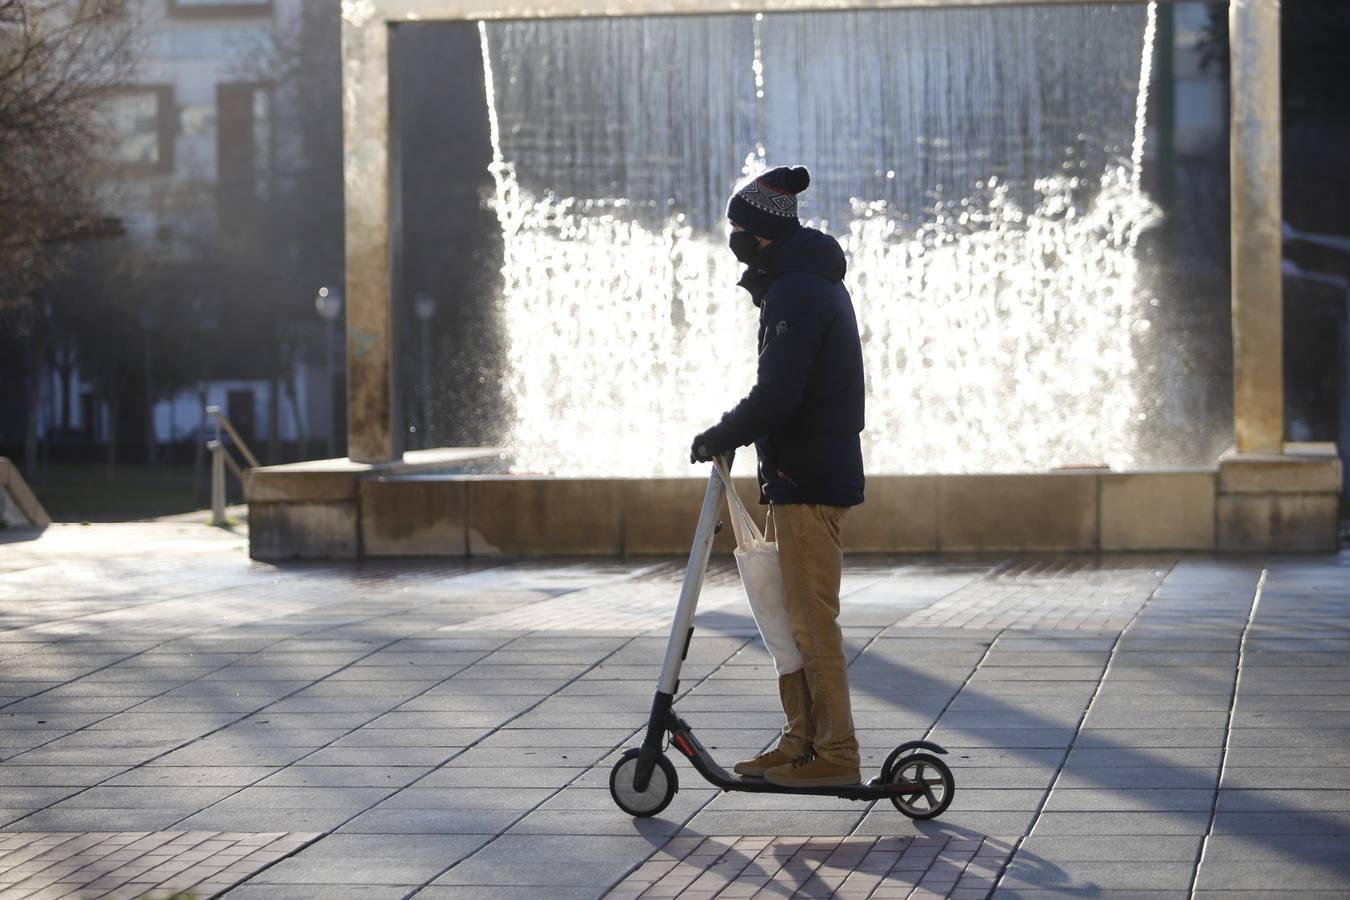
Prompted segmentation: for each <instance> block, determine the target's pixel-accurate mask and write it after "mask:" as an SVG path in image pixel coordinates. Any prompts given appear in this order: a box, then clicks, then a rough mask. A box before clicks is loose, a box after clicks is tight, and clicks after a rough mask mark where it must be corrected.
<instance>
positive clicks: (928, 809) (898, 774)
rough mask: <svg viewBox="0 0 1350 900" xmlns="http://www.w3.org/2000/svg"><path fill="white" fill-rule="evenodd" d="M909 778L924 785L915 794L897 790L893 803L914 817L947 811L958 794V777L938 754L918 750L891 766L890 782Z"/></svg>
mask: <svg viewBox="0 0 1350 900" xmlns="http://www.w3.org/2000/svg"><path fill="white" fill-rule="evenodd" d="M898 781H907V782H909V783H911V784H914V785H920V786H922V788H923V790H921V791H916V792H915V793H912V794H895V795H893V796H892V797H891V803H893V804H894V805H895V808H896V809H898V810H900V812H902V813H904V814H905V815H907V816H909V817H910V818H911V819H932V818H935V817H937V816H940V815H942V814H943V813H944V812H946V811H947V807H949V806H951V805H952V797H954V796H956V779H955V778H953V777H952V770H951V769H949V768H947V764H946V763H944V762H943V761H942V760H940V759H938V758H937V757H936V756H932V755H930V754H927V753H915V754H913V755H911V756H905V757H902V758H901V759H900V760H899V761H898V762H896V763H895V765H894V766H893V767H892V769H891V772H890V779H889V781H888V782H887V783H888V784H895V783H896V782H898Z"/></svg>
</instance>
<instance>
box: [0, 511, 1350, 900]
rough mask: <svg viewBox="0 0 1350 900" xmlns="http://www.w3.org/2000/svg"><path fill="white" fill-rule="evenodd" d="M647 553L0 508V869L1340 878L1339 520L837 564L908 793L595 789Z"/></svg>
mask: <svg viewBox="0 0 1350 900" xmlns="http://www.w3.org/2000/svg"><path fill="white" fill-rule="evenodd" d="M680 571H681V565H680V563H679V562H678V561H670V560H666V561H661V562H650V561H648V562H633V561H616V560H588V561H582V560H549V561H510V560H501V561H488V562H469V563H466V562H464V561H460V560H438V561H400V562H379V563H365V564H361V565H353V564H347V563H329V564H313V563H308V564H297V565H288V566H266V565H251V564H249V563H247V561H246V560H245V556H244V549H243V543H242V541H241V540H240V539H239V538H238V537H236V536H230V535H222V534H221V533H219V532H216V531H214V530H210V529H203V528H202V527H201V526H167V525H154V526H147V525H126V526H93V527H89V528H77V527H66V526H54V527H52V528H49V529H47V530H46V531H45V532H43V533H41V534H40V535H32V536H23V535H16V534H13V533H10V534H3V533H0V854H2V855H0V900H5V898H8V897H15V898H16V900H18V898H20V897H22V898H39V900H40V898H44V897H48V896H63V895H69V896H78V897H82V898H84V897H89V898H92V897H94V896H100V895H102V896H108V897H118V896H125V897H136V898H140V897H143V896H145V897H152V898H154V900H164V898H165V897H166V896H169V892H171V891H178V890H181V889H182V888H184V887H188V885H187V883H186V882H185V881H184V879H186V878H195V879H196V888H195V896H196V897H197V898H198V900H205V898H206V897H208V896H212V895H213V894H223V895H226V896H228V898H229V900H310V898H313V900H355V898H361V900H405V898H411V897H416V898H417V900H596V898H600V897H603V896H606V895H608V896H612V897H614V898H617V900H625V898H635V897H651V898H657V897H674V896H678V897H682V898H688V900H701V898H707V897H714V896H716V897H728V898H741V897H755V896H763V897H771V898H777V897H787V896H804V897H815V896H837V897H841V898H854V897H857V898H864V897H874V898H877V900H900V898H905V900H935V898H939V897H949V898H955V900H975V898H976V897H990V896H992V897H994V898H996V900H998V898H1005V897H1006V898H1010V900H1011V898H1018V900H1049V898H1052V897H1065V896H1074V897H1083V896H1091V897H1099V898H1101V900H1123V898H1125V897H1127V896H1128V897H1131V898H1134V897H1140V898H1144V897H1146V898H1147V900H1245V898H1250V900H1263V898H1264V897H1266V896H1272V895H1275V894H1279V893H1281V892H1283V895H1285V896H1289V895H1291V892H1292V893H1293V894H1296V895H1297V896H1298V897H1300V900H1302V898H1305V897H1306V898H1312V900H1332V898H1344V897H1346V896H1350V862H1346V860H1350V749H1347V748H1348V747H1350V677H1347V676H1346V674H1345V673H1346V672H1347V670H1348V666H1347V664H1350V635H1347V634H1346V632H1345V629H1344V623H1345V621H1346V620H1347V618H1350V554H1341V555H1340V556H1324V557H1299V558H1290V559H1280V558H1274V559H1258V558H1230V559H1224V558H1207V557H1201V556H1194V557H1181V558H1177V557H1175V556H1166V557H1156V556H1154V557H1150V556H1143V555H1124V556H1103V557H1058V558H1056V557H1040V558H1038V557H1021V558H1011V559H1007V558H986V559H982V560H957V559H947V560H922V559H900V560H893V559H878V560H869V559H867V558H865V557H861V558H856V559H852V560H850V561H849V563H848V565H847V567H846V570H845V573H844V586H843V591H842V594H843V608H844V611H843V615H842V618H841V624H842V625H843V628H844V633H845V640H846V642H847V645H848V647H849V652H850V654H851V660H852V662H851V666H850V681H851V683H852V686H853V698H854V718H855V721H856V723H857V726H858V730H859V731H858V733H859V739H860V743H861V744H862V753H863V767H864V770H865V771H866V772H868V773H869V774H870V772H872V771H875V769H876V767H877V766H878V765H879V763H880V762H881V759H882V758H883V757H884V755H885V754H886V753H887V752H888V751H889V749H890V748H891V747H893V746H894V745H895V744H896V743H898V742H900V741H902V740H909V739H913V738H917V737H920V736H925V735H926V736H928V737H930V738H931V739H932V740H935V741H937V742H938V743H940V744H943V745H944V746H946V747H947V748H948V749H949V750H950V751H951V755H950V756H949V757H948V761H949V763H950V764H951V765H952V768H953V770H954V771H955V773H956V779H957V793H956V802H955V803H954V804H953V806H952V808H951V809H950V810H948V811H947V812H946V813H945V814H944V815H943V816H942V817H941V818H940V819H937V820H934V821H931V822H912V821H910V820H908V819H906V818H904V817H903V816H901V814H900V813H899V812H897V811H896V810H894V809H893V808H891V806H890V805H889V804H884V803H883V804H871V805H867V804H862V805H860V804H854V803H848V802H845V801H839V800H835V799H833V798H828V797H793V796H784V795H770V794H722V793H719V792H718V791H716V790H715V789H713V788H711V787H710V786H709V785H707V784H705V783H704V782H703V781H702V780H701V779H700V778H698V777H697V775H696V774H695V773H694V772H692V770H691V769H690V768H689V766H688V765H687V763H685V761H684V760H682V759H679V758H677V759H676V760H675V763H676V767H677V769H678V771H679V773H680V780H681V787H680V792H679V793H678V794H677V795H676V797H675V798H674V801H673V802H672V804H671V806H670V807H669V808H668V809H667V810H666V811H665V812H663V813H662V814H661V815H660V816H658V817H655V818H653V819H648V820H632V819H630V818H628V817H626V816H624V815H622V814H620V813H619V812H618V811H617V810H616V809H615V808H614V806H613V803H612V801H611V800H610V797H609V792H608V790H607V781H608V775H609V769H610V766H611V765H612V764H613V763H614V761H615V759H616V758H617V755H618V753H619V752H621V751H622V749H623V748H625V747H628V746H632V745H633V744H634V743H635V741H636V740H637V739H638V738H639V736H640V731H639V729H640V727H641V725H642V724H643V722H644V721H645V718H646V713H647V710H648V709H649V706H650V702H651V695H652V691H653V689H654V684H655V681H656V674H657V669H658V668H659V663H660V658H661V653H662V651H663V649H664V646H665V642H666V633H665V632H666V629H667V628H668V627H669V615H670V608H671V605H672V604H673V602H674V597H675V594H676V591H677V588H678V582H679V577H680ZM705 601H706V602H704V603H702V604H701V606H700V618H699V622H698V626H699V631H698V634H697V636H696V639H695V641H694V644H693V646H692V647H691V649H690V655H689V661H688V664H687V665H686V668H685V671H684V679H685V683H684V685H683V688H682V693H681V696H680V698H679V701H678V709H679V710H680V711H681V714H682V715H684V716H685V717H686V718H687V719H688V720H689V721H691V722H692V723H693V724H694V726H695V727H696V728H698V730H699V734H700V736H701V737H702V738H703V741H704V743H705V744H706V745H707V746H708V747H709V748H710V749H711V750H712V752H713V754H714V755H715V756H716V757H717V758H718V759H719V760H721V761H723V762H724V763H726V764H729V763H730V761H732V760H735V759H739V758H745V757H746V756H749V755H753V754H754V753H755V752H758V751H759V750H761V749H763V747H764V744H765V742H766V741H767V740H769V738H770V737H771V735H772V734H773V733H774V731H775V730H776V728H777V727H778V725H779V723H780V721H781V711H780V710H779V708H778V700H777V696H776V691H775V690H774V684H773V670H772V666H771V664H770V661H769V659H768V657H767V655H766V654H765V652H764V650H763V648H762V647H761V646H760V645H759V643H758V641H757V640H755V639H754V635H755V631H754V626H753V623H752V622H751V621H750V619H749V616H748V614H747V613H746V611H745V609H744V603H743V599H741V596H740V589H739V585H738V583H737V581H736V576H735V574H734V568H733V567H731V566H730V564H728V563H726V562H720V563H718V564H717V565H716V566H715V567H714V569H713V571H712V572H711V573H710V575H709V579H708V582H707V584H706V587H705ZM244 836H247V837H244ZM128 838H131V839H130V840H127V839H128ZM264 838H266V839H267V840H266V843H260V844H256V845H255V844H251V843H249V841H251V840H262V839H264ZM156 841H158V842H159V843H155V842H156ZM227 842H228V843H227ZM147 844H154V846H153V847H149V848H148V849H143V848H145V847H146V845H147ZM292 845H293V846H292ZM250 847H251V848H252V849H249V848H250ZM131 853H136V854H137V855H136V857H135V858H134V859H129V858H128V854H131ZM220 863H225V865H222V866H220V868H219V869H217V870H216V871H214V872H209V871H207V868H208V867H214V866H216V865H218V864H220ZM110 866H111V867H112V868H108V867H110ZM137 869H139V871H137ZM91 875H92V876H95V877H93V878H89V876H91ZM127 875H130V876H131V877H130V880H126V881H124V882H123V883H122V884H120V885H115V886H111V885H112V883H113V881H115V880H116V879H118V878H124V877H125V876H127ZM81 879H87V880H88V884H89V885H95V886H94V887H86V886H84V885H82V883H81V882H80V880H81ZM156 879H158V881H157V883H156V884H150V881H152V880H156ZM72 887H73V888H74V890H71V889H70V888H72Z"/></svg>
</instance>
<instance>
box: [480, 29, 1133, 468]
mask: <svg viewBox="0 0 1350 900" xmlns="http://www.w3.org/2000/svg"><path fill="white" fill-rule="evenodd" d="M1152 33H1153V9H1152V7H1151V6H1150V7H1149V8H1148V9H1147V10H1145V9H1144V8H1141V7H1124V8H1119V9H1106V8H1102V7H1091V8H1056V9H1050V10H1047V9H1036V8H1030V9H1027V8H1023V9H999V10H950V11H941V12H923V13H916V12H912V11H911V12H896V11H889V12H886V11H882V12H851V13H819V14H792V15H768V16H762V17H761V16H753V17H751V16H746V17H706V18H649V19H622V20H620V19H611V20H585V21H583V20H575V21H554V22H511V23H494V24H483V25H480V38H481V42H482V50H483V61H484V71H485V78H486V82H487V89H488V90H487V95H488V107H489V110H488V113H489V117H490V125H491V133H492V142H493V162H492V166H491V171H492V176H493V179H494V184H495V196H494V197H493V200H492V203H493V207H494V209H495V211H496V213H497V216H498V219H499V221H500V223H501V227H502V231H503V235H504V238H505V241H504V257H503V265H502V309H503V321H504V322H505V323H506V328H507V347H508V351H507V352H508V355H509V359H508V361H507V362H508V366H507V370H508V371H509V372H510V376H509V379H508V384H507V386H506V389H507V395H508V396H507V398H506V399H507V404H508V406H509V408H510V418H511V425H510V429H509V431H510V445H511V449H512V453H513V456H514V458H515V460H516V467H517V468H518V469H520V470H526V471H538V472H549V473H554V474H559V475H583V474H585V475H679V474H687V473H688V471H689V470H688V466H687V463H686V462H685V453H686V450H685V448H687V446H688V444H689V439H690V437H691V436H692V435H693V434H694V433H695V432H696V431H698V430H700V429H701V428H703V427H706V426H707V425H709V424H711V423H712V422H713V421H715V420H716V418H717V416H718V415H720V413H721V412H722V411H723V410H725V409H727V408H729V407H730V406H731V405H732V404H733V403H734V402H735V401H736V399H737V398H738V397H739V396H741V395H742V394H743V393H744V392H745V390H746V389H748V387H749V385H750V384H751V383H752V382H753V379H754V339H755V338H754V335H755V325H756V315H757V310H756V309H755V308H754V307H753V306H752V305H751V304H750V303H749V301H748V299H747V298H746V295H745V294H744V293H743V292H741V291H740V290H739V289H737V288H736V287H735V286H734V285H735V281H736V279H737V277H738V276H739V267H738V265H737V264H736V262H735V260H734V258H733V257H732V256H731V254H730V252H729V251H728V250H727V249H726V245H725V238H726V230H725V229H726V226H725V222H724V219H723V216H724V209H725V202H726V196H727V194H728V193H729V191H730V189H731V186H732V185H733V183H734V182H735V181H736V179H737V178H738V177H740V176H741V175H743V174H744V173H746V172H753V171H756V170H757V169H758V168H760V167H762V166H763V165H764V164H765V162H766V161H769V162H773V163H795V162H803V163H806V164H807V165H809V166H811V168H812V170H813V173H814V182H813V184H812V187H811V189H810V190H809V191H808V192H807V193H806V194H804V195H803V197H802V199H803V201H805V202H804V216H806V217H808V218H809V219H810V220H811V221H812V223H813V224H817V225H819V226H820V227H823V228H825V229H826V230H828V231H830V232H831V233H832V234H834V235H835V236H836V237H838V238H839V239H840V242H841V243H842V244H843V246H844V249H845V252H846V253H847V254H848V257H849V265H850V273H849V277H848V284H849V287H850V289H851V291H852V293H853V298H854V303H855V305H856V306H857V309H858V314H859V321H860V323H861V325H862V328H863V342H864V353H865V356H866V361H867V378H868V410H867V412H868V424H867V430H866V431H865V432H864V434H863V444H864V454H865V457H866V461H867V466H868V470H869V471H872V472H931V471H948V472H961V471H1019V470H1036V469H1044V468H1048V467H1052V466H1057V465H1065V464H1074V463H1107V464H1110V465H1112V466H1116V467H1126V468H1128V467H1130V465H1131V464H1132V462H1133V461H1134V459H1135V453H1136V434H1137V433H1138V430H1139V428H1140V423H1141V417H1143V416H1144V415H1145V414H1146V410H1145V409H1144V408H1143V406H1142V402H1141V400H1140V398H1139V397H1138V396H1136V392H1135V390H1134V380H1135V376H1136V372H1137V369H1138V364H1137V362H1136V360H1137V359H1138V358H1139V356H1140V353H1141V350H1142V348H1144V346H1145V343H1146V341H1147V339H1148V328H1149V323H1148V318H1147V313H1148V310H1149V297H1148V296H1147V295H1146V292H1145V291H1144V290H1143V289H1142V288H1141V287H1140V284H1139V273H1138V261H1137V253H1136V242H1137V239H1138V237H1139V234H1140V232H1141V231H1142V230H1143V229H1145V228H1147V227H1148V226H1149V225H1150V224H1151V223H1152V222H1153V221H1154V220H1155V219H1156V215H1157V213H1156V210H1155V209H1154V207H1153V206H1152V205H1151V204H1150V203H1149V201H1148V200H1147V198H1146V197H1145V196H1144V195H1143V193H1142V192H1141V190H1140V187H1139V181H1138V173H1139V170H1140V166H1141V165H1142V159H1143V157H1142V153H1143V121H1144V112H1145V108H1144V107H1145V103H1146V99H1147V84H1148V72H1149V60H1150V59H1151V54H1152V48H1151V41H1152ZM1141 59H1142V60H1143V65H1142V69H1141V63H1140V61H1141Z"/></svg>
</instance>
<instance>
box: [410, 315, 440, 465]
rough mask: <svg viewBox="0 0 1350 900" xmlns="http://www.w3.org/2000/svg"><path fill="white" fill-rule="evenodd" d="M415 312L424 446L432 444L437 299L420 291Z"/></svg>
mask: <svg viewBox="0 0 1350 900" xmlns="http://www.w3.org/2000/svg"><path fill="white" fill-rule="evenodd" d="M413 313H414V315H416V316H417V321H418V323H419V324H420V326H421V327H420V328H419V329H418V331H419V332H421V336H422V447H423V449H425V448H427V447H430V446H431V317H432V316H433V315H435V314H436V301H435V300H433V299H432V298H431V295H429V294H424V293H420V292H419V293H418V294H417V296H416V297H415V298H413Z"/></svg>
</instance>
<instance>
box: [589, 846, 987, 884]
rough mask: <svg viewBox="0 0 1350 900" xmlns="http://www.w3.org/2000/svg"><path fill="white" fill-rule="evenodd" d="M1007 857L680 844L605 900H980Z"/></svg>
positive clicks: (931, 850)
mask: <svg viewBox="0 0 1350 900" xmlns="http://www.w3.org/2000/svg"><path fill="white" fill-rule="evenodd" d="M1012 850H1013V839H1011V838H990V837H984V838H973V839H972V838H958V837H924V836H917V837H864V836H860V835H855V836H851V837H811V838H783V837H710V838H697V837H681V838H675V839H674V840H672V841H670V842H669V843H667V844H666V846H665V847H663V848H662V849H661V850H660V851H659V852H658V853H656V854H655V855H654V856H653V857H652V858H651V859H649V860H648V861H647V862H645V863H643V864H642V865H641V866H639V867H638V868H637V869H636V870H635V871H634V872H633V873H632V874H631V875H629V876H628V877H627V878H626V879H624V881H623V882H621V883H620V884H619V885H617V886H616V887H615V888H613V889H612V890H611V891H610V892H609V893H608V894H606V897H607V898H609V900H639V898H641V900H655V898H668V897H680V898H682V900H703V898H712V897H717V898H745V897H788V896H795V897H837V898H839V900H854V898H858V900H861V898H871V897H874V898H877V900H883V898H913V900H927V898H930V897H949V898H951V900H982V898H984V897H987V896H988V895H989V892H990V890H991V889H992V888H993V885H994V879H995V878H996V877H997V875H998V873H999V871H1000V870H1001V869H1002V868H1003V867H1004V865H1005V864H1006V863H1007V860H1008V857H1009V856H1010V855H1011V853H1012Z"/></svg>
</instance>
